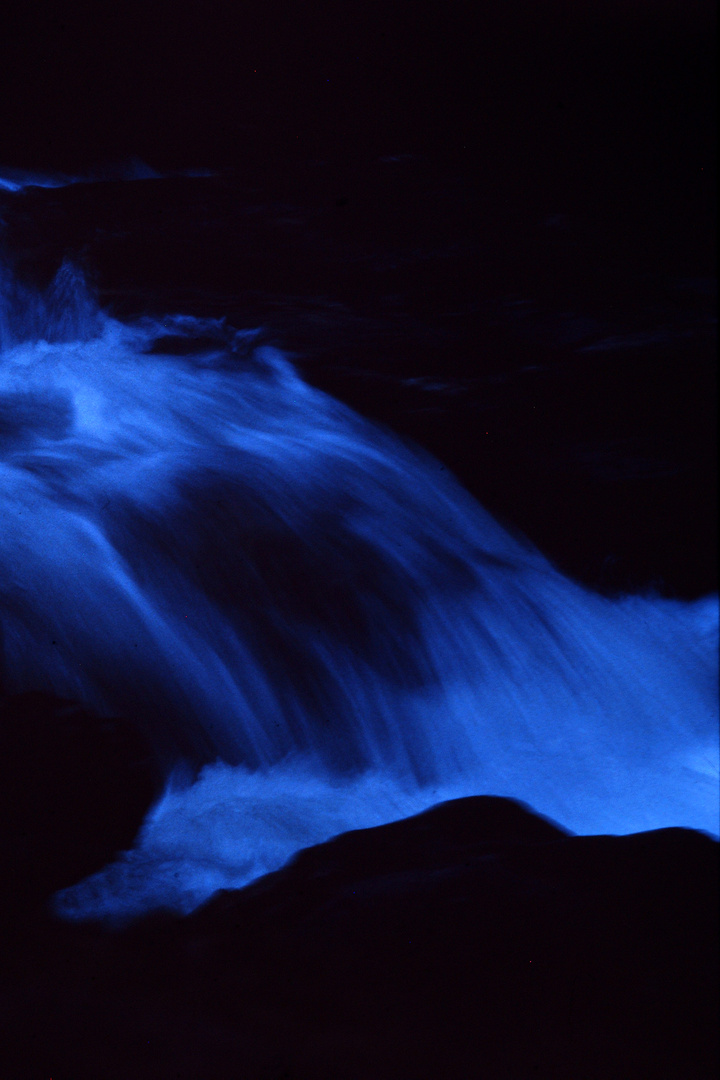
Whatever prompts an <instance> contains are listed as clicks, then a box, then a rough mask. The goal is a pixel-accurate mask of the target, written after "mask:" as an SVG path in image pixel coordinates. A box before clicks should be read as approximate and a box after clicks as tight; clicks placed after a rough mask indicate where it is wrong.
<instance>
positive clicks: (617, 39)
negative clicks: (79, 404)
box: [0, 0, 717, 597]
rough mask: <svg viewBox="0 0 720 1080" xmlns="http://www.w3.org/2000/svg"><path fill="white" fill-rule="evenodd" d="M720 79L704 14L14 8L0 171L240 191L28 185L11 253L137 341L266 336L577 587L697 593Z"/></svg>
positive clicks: (625, 5) (1, 66) (422, 7)
mask: <svg viewBox="0 0 720 1080" xmlns="http://www.w3.org/2000/svg"><path fill="white" fill-rule="evenodd" d="M715 81H716V61H715V5H714V4H711V3H706V2H702V0H697V2H695V0H685V2H683V3H680V2H677V3H675V2H670V0H665V2H657V3H651V2H640V0H636V2H630V0H624V2H620V0H617V2H614V0H594V2H578V3H560V2H545V3H530V2H528V0H522V2H519V3H510V4H508V3H500V2H492V3H478V2H472V3H470V2H467V3H466V2H462V0H460V2H454V3H453V2H445V3H435V2H432V3H417V4H415V3H399V2H393V0H386V2H382V3H374V2H367V0H366V2H363V3H356V2H355V0H345V2H343V3H316V2H310V3H303V4H299V3H298V4H290V3H278V2H277V0H270V2H267V3H257V4H248V3H243V2H242V0H234V2H232V3H231V2H229V0H228V2H226V0H220V2H216V3H213V2H210V0H208V2H206V3H203V4H202V5H200V4H196V5H193V6H190V5H180V6H178V5H176V4H171V3H169V2H167V3H166V2H164V0H162V2H155V3H150V4H147V3H143V4H141V3H124V4H115V5H110V4H105V3H94V4H92V3H86V4H80V3H72V4H66V3H59V2H46V3H25V4H18V5H14V7H13V10H12V11H6V12H5V13H4V16H3V27H2V34H1V35H0V87H1V97H0V165H7V166H14V167H16V168H24V169H38V170H48V171H50V172H58V171H60V172H65V173H67V174H70V175H77V174H79V173H83V172H86V171H88V170H90V171H94V173H95V175H98V170H102V169H106V170H107V169H108V168H111V167H113V166H117V165H118V164H119V163H122V162H128V161H129V160H131V159H133V158H139V159H142V160H144V161H146V162H147V163H149V164H150V165H151V166H153V167H154V168H155V169H157V170H159V171H160V172H164V173H167V172H172V171H173V170H181V169H185V170H187V169H193V168H205V169H211V170H217V171H218V172H219V173H220V174H221V175H219V176H215V177H207V178H204V179H203V178H194V179H193V178H189V177H184V178H179V177H176V178H175V179H167V180H162V181H152V182H150V181H148V182H145V183H142V184H141V183H137V184H135V185H132V184H127V183H126V184H125V185H120V184H113V183H110V182H107V183H104V184H94V185H91V186H89V185H77V186H75V187H68V188H63V189H57V190H55V191H48V190H46V189H26V191H25V193H23V195H22V196H12V197H11V198H9V199H6V200H5V202H4V203H3V206H0V211H2V214H3V217H4V219H5V222H6V232H5V245H6V249H7V250H10V251H11V252H12V256H13V259H14V260H15V263H16V266H17V270H18V273H21V274H25V275H26V276H28V277H29V278H34V279H35V280H36V281H38V282H39V283H43V282H45V281H47V279H48V278H49V276H51V274H52V272H53V271H54V270H55V269H56V268H57V266H58V265H59V262H60V261H61V259H62V257H63V255H64V254H67V253H70V254H71V256H72V257H73V258H74V259H76V261H79V262H80V263H82V264H83V265H84V267H85V269H86V272H87V273H88V274H89V275H90V277H91V278H92V280H93V283H94V284H95V286H96V288H97V289H98V290H99V294H100V299H101V301H102V302H103V303H104V304H105V305H106V306H109V307H110V308H111V309H114V310H115V311H117V313H118V314H121V315H127V314H133V313H137V312H138V311H142V310H149V309H153V310H178V309H183V310H191V311H194V312H197V313H199V314H201V313H207V314H215V315H226V316H227V317H228V318H229V319H230V320H231V321H232V322H235V323H236V324H237V325H239V326H247V325H257V324H258V323H262V325H263V326H265V328H266V330H267V333H268V334H269V336H270V337H271V338H272V339H273V340H274V341H275V342H276V343H277V344H280V345H281V346H283V347H284V348H286V349H288V350H289V351H290V352H291V353H293V354H294V355H295V358H296V360H297V362H298V364H299V365H300V367H301V369H302V370H303V373H304V374H305V376H306V377H307V378H309V379H310V380H311V381H313V382H315V383H316V384H317V385H320V386H323V387H325V388H326V389H328V390H330V391H331V392H333V393H335V394H337V395H338V396H340V397H342V398H344V399H345V400H347V401H349V402H350V403H352V404H353V405H354V406H355V407H356V408H358V409H360V410H361V411H363V412H365V413H367V414H368V415H371V416H373V417H375V418H377V419H380V420H382V421H383V422H386V423H389V424H390V425H391V426H392V427H393V428H394V429H395V430H396V431H398V432H399V433H401V434H406V435H408V436H410V437H412V438H413V439H415V440H417V441H419V442H420V443H422V444H423V445H424V446H426V447H428V448H429V449H430V450H432V451H433V452H434V453H435V454H437V455H438V456H439V458H440V459H441V460H442V461H443V462H444V463H445V464H446V465H447V466H449V467H450V468H452V469H453V470H454V471H455V472H456V473H457V475H458V476H459V477H460V479H461V480H462V481H463V483H465V484H466V485H467V486H468V487H469V488H470V489H471V490H472V491H473V492H474V493H475V494H476V495H477V496H478V498H479V499H480V500H481V501H482V502H483V503H484V504H485V505H487V506H488V507H489V508H490V509H492V510H493V511H494V512H495V513H497V514H499V515H500V516H501V517H502V518H503V519H504V520H506V521H507V522H508V523H510V524H512V525H514V526H516V527H518V528H520V529H521V530H522V531H524V532H526V533H527V534H528V535H529V536H531V538H532V539H533V540H535V541H536V542H537V543H538V544H539V545H540V546H541V547H542V548H543V550H545V551H546V552H547V553H548V554H550V555H551V557H552V558H553V559H555V561H556V562H557V563H558V564H559V565H560V566H561V567H562V568H563V569H564V570H565V571H566V572H567V573H570V574H572V575H574V576H576V577H578V578H581V579H582V580H585V581H586V582H588V583H589V584H591V585H592V586H593V587H595V588H598V589H602V590H604V591H606V592H610V593H612V592H614V591H618V590H622V589H645V588H648V587H650V588H655V589H658V590H660V591H662V592H665V593H667V594H670V595H678V596H684V597H692V596H698V595H701V594H702V593H704V592H707V591H708V590H710V589H714V588H716V587H717V573H716V558H715V550H716V541H715V537H716V508H715V502H716V500H715V448H714V444H715V424H716V421H715V303H716V301H715V295H716V282H715V173H716V159H715V133H716V121H715V115H714V109H715V98H716V86H715ZM107 175H110V174H109V173H108V174H107ZM121 189H122V190H121Z"/></svg>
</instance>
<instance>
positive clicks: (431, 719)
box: [0, 264, 718, 918]
mask: <svg viewBox="0 0 720 1080" xmlns="http://www.w3.org/2000/svg"><path fill="white" fill-rule="evenodd" d="M0 286H2V289H1V292H0V296H1V297H2V299H1V301H0V350H1V352H0V517H1V520H2V534H1V536H2V539H1V540H0V619H1V624H0V625H1V647H2V653H1V657H2V660H1V664H2V669H1V670H2V685H3V687H4V690H5V692H9V693H16V692H22V691H25V690H47V691H52V692H54V693H56V694H58V695H60V696H63V697H68V698H72V699H74V700H77V701H80V702H82V703H83V704H85V705H86V706H88V707H89V708H91V709H93V710H95V711H96V712H97V713H99V714H100V715H118V714H122V715H125V716H128V717H130V718H131V719H133V720H134V721H136V722H137V723H138V724H139V725H140V726H141V727H142V728H143V730H144V731H145V732H146V733H147V734H148V736H149V737H150V739H151V740H152V742H153V743H154V745H155V747H156V750H157V753H158V755H159V757H160V758H161V760H162V761H163V763H164V765H165V769H166V774H167V789H166V792H165V794H164V796H163V797H162V799H161V800H160V802H159V803H158V805H157V806H156V807H154V809H153V810H152V811H151V813H150V815H149V816H148V819H147V821H146V823H145V826H144V828H143V831H142V833H141V835H140V837H139V838H138V842H137V844H136V846H135V848H134V849H133V851H132V852H130V853H127V854H126V855H125V856H123V857H122V858H121V859H120V860H119V861H118V862H117V863H115V864H114V865H113V866H111V867H109V868H106V870H105V871H103V872H102V873H101V874H99V875H96V876H95V877H94V878H92V879H89V880H88V881H87V882H83V883H80V884H78V885H77V886H74V887H73V888H71V889H69V890H65V891H64V893H62V894H60V895H59V896H58V898H57V900H56V906H57V910H58V911H59V912H60V913H62V914H63V915H65V916H67V917H70V918H84V917H94V916H105V917H109V918H125V917H130V916H132V915H135V914H139V913H141V912H142V911H145V910H148V909H149V908H152V907H157V906H170V907H175V908H177V909H178V910H182V911H188V910H191V909H192V908H193V907H195V906H197V904H199V903H201V902H202V901H203V900H204V899H206V898H207V896H209V895H210V894H211V893H212V892H213V891H214V890H215V889H217V888H221V887H238V886H240V885H243V884H245V883H247V882H248V881H250V880H252V879H253V878H254V877H257V876H258V875H259V874H261V873H264V872H267V871H268V870H272V869H275V868H277V867H278V866H280V865H282V863H283V862H285V861H286V860H287V859H288V858H289V857H291V856H292V854H293V853H294V852H295V851H297V850H298V849H299V848H301V847H303V846H306V845H308V844H312V843H318V842H321V841H323V840H325V839H328V838H329V837H331V836H333V835H335V834H337V833H338V832H341V831H344V830H346V829H349V828H358V827H365V826H368V825H375V824H381V823H384V822H386V821H389V820H393V819H395V818H399V817H402V816H404V815H406V814H409V813H414V812H417V811H419V810H422V809H424V808H426V807H428V806H430V805H432V804H434V803H435V802H438V801H439V800H441V799H443V798H451V797H455V796H459V795H466V794H493V795H507V796H512V797H514V798H518V799H521V800H523V801H524V802H526V803H528V804H529V805H530V806H531V807H532V808H533V809H534V810H536V811H537V812H539V813H542V814H545V815H547V816H549V817H550V818H552V819H553V820H555V821H556V822H558V823H559V824H560V825H562V826H564V827H565V828H567V829H569V830H571V831H574V832H578V833H599V832H611V833H629V832H633V831H638V830H642V829H650V828H660V827H664V826H672V825H682V826H688V827H692V828H698V829H703V830H705V831H708V832H711V833H713V834H715V835H717V833H718V781H717V774H718V716H717V663H716V660H717V622H718V618H717V616H718V603H717V597H708V598H705V599H704V600H700V601H697V602H695V603H682V602H677V601H670V600H665V599H662V598H658V597H641V596H629V597H625V598H622V599H619V600H609V599H606V598H604V597H601V596H598V595H595V594H593V593H591V592H590V591H588V590H587V589H585V588H583V587H581V586H580V585H578V584H576V583H574V582H572V581H569V580H567V579H566V578H565V577H563V576H562V575H561V574H560V573H558V572H557V571H556V570H555V569H554V568H553V566H552V565H551V564H550V563H549V562H548V561H547V560H546V559H545V558H544V557H543V556H542V555H541V554H540V553H539V552H538V551H537V550H536V549H535V548H534V547H533V546H532V545H530V544H529V543H527V542H526V541H524V540H523V539H522V538H520V537H516V536H512V535H510V533H509V532H508V531H507V530H506V529H504V528H503V527H501V526H500V525H499V524H498V523H497V522H496V521H495V520H494V519H493V518H492V517H491V516H490V515H489V514H487V513H486V512H485V511H484V510H483V509H482V508H481V507H480V506H479V505H478V504H477V503H476V502H475V501H474V500H473V499H472V498H471V497H470V496H469V495H468V494H467V493H466V492H465V491H464V490H463V489H462V488H461V487H460V486H459V484H458V483H457V482H456V481H455V480H454V478H453V477H452V476H451V475H450V474H449V473H448V471H447V470H446V469H445V468H444V467H443V466H441V465H440V463H439V462H437V461H436V460H434V459H433V458H431V457H429V456H428V455H427V454H425V453H424V452H422V451H420V450H419V449H417V448H415V447H412V446H408V445H407V444H406V443H404V442H402V441H401V440H399V439H398V438H397V437H395V436H394V435H393V434H392V433H391V432H389V431H387V430H385V429H383V428H381V427H379V426H377V425H374V424H372V423H370V422H369V421H367V420H365V419H363V418H361V417H359V416H358V415H356V414H355V413H354V412H353V411H352V410H351V409H349V408H347V407H346V406H344V405H343V404H341V403H340V402H338V401H336V400H334V399H333V398H331V397H330V396H328V395H327V394H324V393H322V392H321V391H319V390H317V389H314V388H313V387H311V386H310V385H308V384H307V383H306V382H305V381H304V380H303V379H302V378H301V376H300V375H299V374H298V372H297V371H296V370H295V368H294V367H293V365H292V364H291V363H290V362H289V360H288V359H287V358H286V357H285V356H284V355H283V354H282V353H281V352H280V351H279V350H277V349H275V348H271V347H268V346H267V345H262V344H261V334H260V332H259V331H258V330H250V331H243V332H239V331H237V330H235V329H233V328H232V327H229V326H227V325H226V324H225V323H224V322H223V321H222V320H209V319H204V320H202V319H194V318H191V317H188V316H182V315H168V316H166V317H153V318H149V317H147V318H144V319H139V320H136V321H134V322H128V323H122V322H119V321H117V320H115V319H112V318H111V317H110V316H109V315H107V314H106V313H104V312H103V311H101V310H100V308H99V307H98V305H97V303H96V301H95V299H94V297H93V296H92V295H91V294H90V292H89V291H88V289H87V286H86V285H85V282H84V281H83V278H82V275H81V274H79V272H78V271H77V270H76V269H75V268H74V267H73V266H72V265H70V264H64V265H63V267H62V268H61V269H60V271H59V273H58V276H57V278H56V279H55V281H54V282H53V284H52V285H51V286H50V287H49V289H48V290H46V291H45V292H44V293H40V292H37V291H34V290H32V289H30V288H28V287H26V286H21V285H20V284H19V283H18V282H17V281H15V279H14V278H13V276H12V275H11V274H10V272H9V271H4V276H3V277H2V278H1V279H0Z"/></svg>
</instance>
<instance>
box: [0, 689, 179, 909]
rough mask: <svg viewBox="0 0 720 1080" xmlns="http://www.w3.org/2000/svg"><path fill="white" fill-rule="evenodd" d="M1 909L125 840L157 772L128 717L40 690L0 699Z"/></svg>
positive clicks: (95, 861)
mask: <svg viewBox="0 0 720 1080" xmlns="http://www.w3.org/2000/svg"><path fill="white" fill-rule="evenodd" d="M0 761H1V762H2V770H3V777H2V784H0V819H1V820H2V823H3V824H2V838H1V839H0V859H1V860H2V863H1V865H2V868H3V869H2V872H3V877H4V887H3V900H2V903H3V905H4V906H5V907H6V908H10V909H12V908H13V907H18V906H21V905H23V906H24V905H25V904H27V903H28V901H38V900H43V899H44V898H46V897H48V896H49V895H50V894H51V893H52V892H54V891H55V890H56V889H60V888H62V887H64V886H67V885H71V884H72V883H73V882H75V881H78V880H80V879H81V878H83V877H85V876H86V875H88V874H90V873H93V872H95V871H96V870H99V869H100V868H101V867H102V866H104V865H105V864H106V863H107V862H108V861H109V860H110V859H112V857H113V856H114V855H115V854H116V853H117V852H118V851H120V850H124V849H126V848H128V847H130V846H131V845H132V842H133V840H134V838H135V835H136V833H137V831H138V829H139V827H140V825H141V823H142V821H143V818H144V816H145V814H146V813H147V811H148V809H149V807H150V806H151V804H152V802H153V800H154V799H155V798H156V797H157V795H159V793H160V788H159V783H160V775H159V772H158V770H157V768H156V765H155V762H154V761H153V759H152V757H151V755H150V750H149V747H148V745H147V744H146V742H145V740H144V739H143V737H142V736H141V735H140V733H139V732H138V731H137V730H136V728H135V727H134V726H133V725H132V724H130V723H129V722H128V721H125V720H120V719H117V718H113V719H101V718H99V717H97V716H93V715H91V714H90V713H88V712H86V711H84V710H83V709H81V708H80V707H79V706H78V705H75V704H73V703H72V702H70V701H64V700H63V699H61V698H57V697H54V696H52V695H50V694H43V693H26V694H18V695H14V696H11V697H6V698H4V699H0Z"/></svg>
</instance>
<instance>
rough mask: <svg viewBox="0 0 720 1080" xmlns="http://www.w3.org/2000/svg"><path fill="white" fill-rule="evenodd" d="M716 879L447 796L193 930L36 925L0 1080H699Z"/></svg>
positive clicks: (320, 856)
mask: <svg viewBox="0 0 720 1080" xmlns="http://www.w3.org/2000/svg"><path fill="white" fill-rule="evenodd" d="M717 870H718V868H717V844H716V843H715V842H713V841H712V840H710V839H709V838H708V837H706V836H704V835H702V834H700V833H697V832H693V831H690V830H686V829H663V830H659V831H656V832H651V833H642V834H637V835H633V836H624V837H611V836H597V837H574V836H568V835H567V834H565V833H563V832H562V831H561V830H560V829H557V828H555V827H554V826H553V825H551V824H550V823H549V822H547V821H544V820H542V819H540V818H538V817H536V816H534V815H533V814H532V813H531V812H530V811H529V810H527V809H525V808H523V807H522V806H521V805H520V804H517V803H513V802H512V801H510V800H504V799H496V798H484V797H482V798H470V799H462V800H458V801H455V802H451V803H445V804H443V805H440V806H438V807H436V808H434V809H433V810H430V811H428V812H426V813H425V814H421V815H419V816H417V817H414V818H410V819H408V820H406V821H401V822H397V823H395V824H392V825H387V826H384V827H382V828H378V829H367V830H362V831H358V832H352V833H348V834H345V835H344V836H341V837H338V838H337V839H335V840H333V841H331V842H330V843H328V844H323V845H320V846H318V847H315V848H312V849H309V850H307V851H305V852H302V853H300V855H299V856H298V857H297V858H296V859H295V860H294V861H293V862H292V863H291V864H289V865H288V866H287V867H286V868H285V869H283V870H281V871H279V872H277V873H275V874H272V875H268V876H267V877H266V878H264V879H261V880H259V881H257V882H255V883H254V884H253V885H251V886H249V887H248V888H246V889H244V890H241V891H238V892H226V893H224V894H220V895H218V896H217V897H215V898H214V899H213V900H212V901H211V902H210V903H208V904H207V905H206V906H205V907H204V908H203V909H201V910H200V911H198V912H196V913H195V914H194V915H193V916H191V917H189V918H186V919H181V918H175V917H172V916H169V915H167V916H166V915H160V916H155V917H153V918H151V919H147V920H145V921H143V922H142V923H139V924H137V925H136V926H135V927H133V928H131V929H129V930H125V931H122V932H120V933H109V932H107V931H104V930H102V929H100V928H98V927H93V926H91V925H86V926H81V927H71V926H63V925H60V924H55V925H53V924H52V923H49V922H47V923H45V924H42V925H40V924H38V925H37V926H36V927H35V929H34V931H33V933H32V934H28V933H27V931H26V939H25V942H26V943H25V945H24V946H23V949H22V950H16V955H15V958H14V960H13V962H12V965H11V966H12V972H11V974H9V975H8V976H6V986H7V988H6V989H5V992H4V993H3V985H0V996H2V997H3V998H4V1002H3V1003H4V1005H5V1012H6V1015H7V1014H8V1013H9V1015H10V1016H11V1022H10V1024H9V1026H8V1028H7V1031H8V1032H9V1033H10V1034H9V1037H8V1036H6V1037H5V1041H6V1046H5V1047H4V1048H2V1050H3V1054H4V1060H5V1061H7V1062H10V1063H12V1064H11V1066H10V1067H6V1071H5V1073H4V1075H7V1076H8V1077H12V1078H15V1077H23V1078H24V1077H27V1078H28V1080H29V1078H30V1077H37V1076H42V1075H45V1074H47V1075H48V1076H52V1077H53V1080H56V1078H59V1080H62V1078H64V1077H67V1078H68V1080H69V1078H70V1077H72V1078H73V1080H96V1078H97V1077H102V1078H103V1080H126V1078H127V1077H128V1076H133V1077H136V1078H138V1080H200V1078H201V1077H202V1078H205V1077H212V1078H213V1080H235V1078H237V1077H243V1080H271V1078H272V1080H280V1078H281V1077H282V1078H287V1080H290V1078H292V1080H340V1078H343V1080H370V1078H372V1080H419V1078H424V1077H428V1078H430V1077H432V1078H435V1077H443V1078H457V1080H460V1078H462V1080H466V1078H469V1077H488V1078H492V1080H496V1078H498V1080H500V1078H502V1080H527V1078H529V1077H546V1078H547V1080H578V1078H579V1077H582V1078H583V1080H585V1078H587V1080H590V1078H592V1080H610V1078H613V1080H614V1078H616V1077H623V1080H679V1078H682V1080H704V1078H706V1077H707V1078H710V1077H714V1076H715V1075H716V1074H717V1066H718V1057H717V1046H716V1040H715V1034H716V1012H717V1003H718V980H717V972H718V964H717V951H718V950H717V938H718V935H717V899H718V898H717V891H718V873H717ZM23 950H24V951H23ZM11 979H12V982H10V980H11ZM10 986H11V987H12V989H11V990H10V989H9V987H10Z"/></svg>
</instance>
